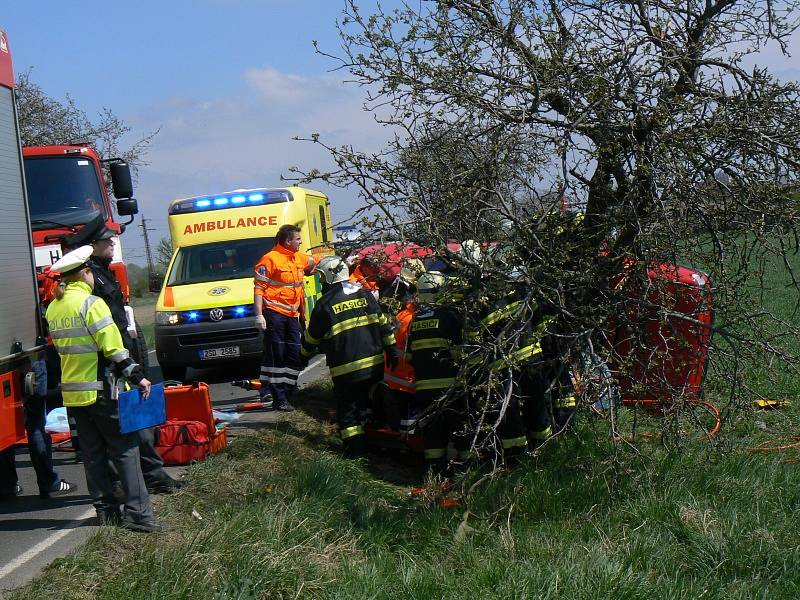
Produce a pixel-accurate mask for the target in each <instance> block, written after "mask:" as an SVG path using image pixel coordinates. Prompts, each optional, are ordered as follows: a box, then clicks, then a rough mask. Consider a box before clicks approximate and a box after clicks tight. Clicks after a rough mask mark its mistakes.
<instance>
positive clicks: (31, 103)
mask: <svg viewBox="0 0 800 600" xmlns="http://www.w3.org/2000/svg"><path fill="white" fill-rule="evenodd" d="M16 91H17V105H18V112H19V128H20V137H21V139H22V144H23V145H24V146H46V145H53V144H89V145H91V146H93V147H94V148H95V149H96V150H97V151H98V152H99V153H100V154H101V155H102V156H103V157H106V158H111V157H119V158H122V159H123V160H125V161H126V162H127V163H128V164H129V165H130V166H131V170H132V171H133V173H134V174H136V173H137V171H138V167H139V166H141V165H144V164H146V163H145V162H144V157H145V155H146V154H147V149H148V147H149V145H150V142H151V141H152V139H153V137H154V136H155V135H156V134H157V133H158V132H157V131H154V132H150V133H148V134H146V135H145V136H143V137H142V138H140V139H138V140H137V141H134V142H132V143H130V145H127V144H126V142H125V141H124V140H125V137H126V136H127V135H128V134H129V133H130V132H131V128H130V127H129V126H128V125H126V124H125V122H124V121H122V120H121V119H120V118H119V117H117V116H116V115H115V114H114V113H113V112H112V111H111V110H110V109H108V108H104V109H103V110H101V111H100V113H99V114H98V116H97V118H96V119H95V120H93V119H90V118H89V116H88V115H87V114H86V112H85V111H84V110H83V109H81V108H80V107H79V106H78V104H77V103H76V102H75V100H74V99H73V98H72V97H70V96H69V95H68V96H67V97H66V98H65V100H64V101H60V100H57V99H55V98H52V97H50V96H48V95H47V94H46V93H45V91H44V90H43V89H42V88H41V87H40V86H39V85H38V84H36V83H35V82H34V81H32V80H31V72H30V71H26V72H23V73H21V74H19V75H18V79H17V89H16Z"/></svg>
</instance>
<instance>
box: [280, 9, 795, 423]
mask: <svg viewBox="0 0 800 600" xmlns="http://www.w3.org/2000/svg"><path fill="white" fill-rule="evenodd" d="M344 4H345V9H344V12H343V18H342V19H341V21H340V24H339V25H340V33H341V39H342V42H343V50H342V53H341V55H340V56H333V55H331V54H327V53H325V54H326V55H327V56H329V57H331V58H333V59H334V60H336V61H338V67H339V68H340V69H342V70H345V71H347V72H348V73H349V77H350V78H351V80H353V81H354V82H355V83H357V84H358V85H360V86H362V88H363V89H364V91H365V95H366V101H365V108H366V109H367V110H370V111H373V112H374V114H375V118H376V120H377V121H378V122H379V123H381V124H383V125H385V126H387V127H388V128H389V130H390V131H391V132H393V135H394V137H393V138H392V139H391V140H390V142H389V143H388V144H387V146H386V147H385V148H384V149H383V150H382V151H380V152H378V153H364V152H359V151H358V150H356V149H354V148H351V147H349V146H344V147H331V146H329V145H327V144H326V143H325V141H324V140H323V139H321V138H320V137H319V136H318V135H316V134H315V135H312V136H311V137H310V138H309V139H310V140H311V141H312V142H314V143H317V144H321V145H323V146H324V147H325V148H327V150H329V152H330V154H331V156H332V157H333V159H334V160H335V163H336V165H337V168H335V169H334V170H331V171H328V172H320V171H317V170H314V171H302V170H297V171H296V173H297V176H298V177H300V178H305V179H313V178H320V179H323V180H325V181H327V182H329V183H331V184H334V185H339V186H343V187H349V188H351V189H353V188H354V189H357V190H358V191H359V193H360V196H361V198H362V200H363V202H364V208H363V209H362V211H361V214H362V215H366V216H367V218H368V220H369V222H370V223H371V224H372V225H373V226H374V228H375V230H376V231H381V232H389V233H390V234H391V235H394V236H397V237H400V238H403V237H409V236H413V238H414V241H416V242H419V243H423V244H428V245H432V246H438V247H441V246H442V244H443V241H444V240H445V239H447V237H450V236H452V235H454V233H453V232H455V235H458V236H459V237H460V238H461V239H466V238H473V239H479V240H485V241H486V240H492V241H493V242H499V243H500V245H501V246H502V247H503V252H502V255H503V260H502V264H503V265H506V266H510V268H513V269H516V273H515V277H514V281H511V278H510V277H509V269H503V268H498V266H499V263H498V262H497V261H491V260H487V261H485V263H484V264H482V265H479V266H478V271H479V275H480V276H478V277H472V278H471V281H470V285H471V286H473V289H474V290H475V291H476V293H474V294H471V295H470V300H469V301H468V302H467V307H466V309H465V310H466V311H467V312H470V311H473V312H474V311H479V310H480V307H479V306H477V305H475V304H476V303H480V302H481V299H482V298H487V297H488V298H497V297H499V296H502V294H503V293H504V291H505V290H508V289H511V288H512V287H514V286H520V285H522V288H523V289H524V290H526V293H525V299H526V301H527V302H530V303H531V305H532V306H534V305H536V306H542V305H545V306H547V307H548V310H550V311H552V312H553V313H554V314H555V315H556V325H555V328H554V331H555V333H554V335H555V336H556V337H557V338H558V339H559V340H560V343H559V347H560V348H561V350H560V352H561V354H562V358H563V359H564V360H566V361H570V362H572V363H574V362H576V361H577V362H581V361H582V360H583V359H581V358H579V357H580V356H585V354H586V348H587V347H591V348H593V350H594V352H592V353H591V354H597V353H599V354H601V355H603V357H604V360H605V361H606V362H607V363H608V364H610V365H612V366H613V368H614V369H615V370H616V373H615V376H616V378H617V380H618V381H630V379H631V378H632V377H633V376H635V374H637V373H640V372H641V370H640V368H641V367H642V365H641V364H638V365H637V364H636V363H641V361H642V360H646V361H647V365H644V366H646V367H647V368H649V370H650V371H651V372H657V371H658V370H659V369H660V370H661V375H662V378H663V379H664V385H665V386H666V385H667V384H668V383H672V385H673V388H674V381H672V382H670V381H668V380H669V379H670V374H669V373H667V371H668V370H669V369H670V368H672V367H674V365H672V366H670V365H668V362H669V361H668V359H667V358H666V357H665V356H664V353H665V352H666V350H665V349H661V350H660V351H658V352H656V351H654V348H653V340H652V338H649V337H648V336H647V335H644V333H643V332H644V330H645V328H646V326H647V324H648V323H651V324H652V323H653V322H654V321H655V322H657V323H659V324H660V330H661V331H669V330H672V334H671V335H672V337H673V338H674V339H675V340H677V341H676V342H675V343H676V344H677V345H678V346H680V345H681V344H685V343H689V340H685V339H683V340H682V339H681V337H682V336H683V337H686V336H687V335H688V334H687V331H691V332H692V333H691V336H702V335H707V334H709V333H710V332H713V333H714V335H715V337H714V340H713V347H712V360H711V362H710V365H711V375H712V377H714V378H715V380H717V381H720V382H723V383H725V384H727V386H728V392H727V393H728V395H727V396H725V399H724V402H725V407H726V408H730V409H732V408H735V407H737V406H741V405H742V403H743V401H744V400H745V399H746V397H747V395H746V394H743V392H748V391H750V392H753V391H754V390H752V389H750V387H749V386H750V384H751V382H749V381H747V380H746V379H744V378H743V375H742V366H741V365H742V361H743V360H765V356H764V355H766V360H769V361H774V362H772V363H771V364H773V365H774V366H775V367H777V366H779V365H780V366H782V367H783V368H791V369H795V368H796V366H797V357H796V356H794V355H793V354H792V352H790V351H789V350H788V349H787V348H786V346H785V344H784V343H783V342H782V341H783V340H786V339H788V337H785V336H795V337H796V336H797V333H798V331H797V329H796V327H795V326H794V325H793V324H791V323H789V322H786V321H785V320H783V319H781V318H780V317H779V316H777V315H774V314H770V313H769V312H768V311H766V310H765V308H764V306H763V303H762V301H761V300H762V299H763V298H760V297H759V294H758V293H757V290H759V289H761V290H763V289H764V285H765V283H764V278H763V275H764V268H765V265H767V264H768V263H769V264H774V263H775V259H776V258H777V259H779V261H780V264H781V265H782V268H783V269H784V270H785V275H786V280H787V281H788V282H789V284H790V285H792V286H793V289H794V290H798V286H797V280H796V277H795V273H794V272H793V270H792V268H791V262H790V261H789V260H785V259H786V257H787V256H788V255H789V254H790V253H791V252H793V251H794V252H796V251H797V250H798V241H797V240H798V238H797V235H796V227H797V223H798V217H799V213H798V210H797V202H796V200H795V198H794V196H793V187H794V186H793V182H795V181H797V179H798V170H800V161H799V159H800V155H799V152H800V151H799V150H798V148H800V110H798V100H800V87H798V85H797V83H795V82H792V81H781V80H779V79H777V78H776V77H775V76H773V75H772V74H770V72H769V71H768V70H767V69H765V68H762V67H758V66H755V67H747V66H746V65H747V64H748V63H749V62H750V61H752V60H757V55H758V52H760V51H762V50H763V49H764V48H766V47H767V46H768V45H772V46H773V47H776V48H778V49H780V50H782V51H783V52H785V51H786V44H787V40H788V38H789V36H790V35H791V34H792V33H794V32H795V31H796V28H797V20H796V9H797V2H796V1H794V0H790V1H789V2H785V3H780V4H778V3H773V2H763V1H761V0H702V1H700V0H689V1H688V2H686V1H684V2H678V1H673V0H666V1H659V2H651V1H649V0H648V1H635V0H634V1H628V0H610V1H609V0H603V1H593V0H578V1H576V0H549V1H547V2H544V3H539V2H534V1H533V0H439V1H434V0H431V1H420V2H413V3H407V4H406V5H405V6H404V7H403V8H401V9H398V10H394V11H391V12H386V11H384V10H383V9H382V8H381V7H380V6H378V8H377V9H376V11H375V13H374V14H365V13H363V12H362V11H361V10H360V9H359V8H358V6H357V5H356V3H355V2H353V1H352V0H346V1H345V3H344ZM565 202H567V203H569V204H570V205H571V206H574V207H578V208H579V209H580V211H581V212H582V215H583V218H582V219H579V220H578V221H575V220H574V219H572V218H571V217H569V216H568V215H565V214H559V213H558V209H559V208H560V207H561V206H562V205H563V204H564V203H565ZM500 222H502V223H503V224H504V227H503V228H500V227H497V224H499V223H500ZM770 261H772V262H770ZM673 264H687V265H695V266H697V267H699V268H701V269H702V270H703V271H705V272H707V273H708V274H709V275H710V277H711V279H710V281H711V282H712V283H713V286H714V287H713V302H714V309H715V315H716V321H715V324H714V325H709V324H707V323H705V322H702V320H701V319H699V318H698V314H697V313H698V311H700V310H701V308H702V309H703V310H705V308H707V306H706V305H707V303H708V302H710V301H711V296H710V295H709V294H708V293H707V291H705V290H704V291H702V292H699V295H697V296H696V299H697V306H696V307H695V308H693V309H691V310H688V309H686V307H685V306H684V307H681V304H680V301H679V298H678V297H679V296H681V292H680V290H678V289H676V284H675V283H674V281H673V282H670V281H669V280H670V275H669V273H671V272H672V271H674V269H672V267H669V266H668V265H673ZM469 268H470V267H469V265H465V270H467V271H468V270H469ZM671 269H672V271H671ZM703 285H706V286H709V287H710V284H708V282H707V281H706V280H704V279H703ZM678 287H680V286H678ZM754 290H755V291H754ZM693 293H695V292H693ZM795 298H796V301H798V302H800V295H795ZM470 302H471V303H472V305H470ZM798 305H800V304H798ZM687 310H688V312H687ZM535 312H536V311H535V310H534V309H533V308H532V309H531V310H529V311H523V312H522V313H520V314H521V315H522V316H521V317H520V319H518V322H517V325H518V326H519V327H520V328H521V327H523V326H525V325H526V323H525V322H524V321H525V319H527V318H531V317H530V315H532V314H534V313H535ZM526 315H527V316H526ZM676 328H677V329H679V330H681V331H678V330H677V329H676ZM687 328H688V329H687ZM619 332H627V333H625V334H624V335H625V336H626V337H627V341H626V342H625V343H626V344H628V346H626V348H627V349H626V350H624V351H622V350H620V345H619V344H618V340H616V339H615V337H616V336H617V334H619ZM703 332H705V333H703ZM631 345H632V347H631ZM501 350H502V349H501ZM642 357H647V358H646V359H643V358H642ZM590 362H591V361H590ZM637 369H639V370H637ZM678 387H680V386H678ZM681 392H682V390H681V389H673V390H672V394H671V395H670V397H671V400H670V401H669V402H668V403H667V406H662V407H661V408H662V409H665V410H669V413H670V414H671V415H673V416H675V419H674V420H672V421H669V420H667V421H666V422H667V424H668V426H670V427H671V426H673V425H675V424H676V423H677V422H678V420H679V419H680V418H682V415H683V416H685V414H686V413H685V412H684V413H682V412H681V409H682V408H686V409H687V410H689V409H690V408H692V406H696V404H694V403H692V406H689V402H688V401H686V402H684V401H683V400H682V399H684V398H685V396H684V395H683V394H682V393H681ZM592 400H594V399H592ZM694 400H696V398H695V399H694ZM689 412H690V414H689V418H690V419H691V418H693V416H692V414H693V413H691V411H689ZM615 433H616V432H615Z"/></svg>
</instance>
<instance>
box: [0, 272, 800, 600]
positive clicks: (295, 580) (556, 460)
mask: <svg viewBox="0 0 800 600" xmlns="http://www.w3.org/2000/svg"><path fill="white" fill-rule="evenodd" d="M777 273H778V271H777V269H775V270H774V271H773V272H771V275H770V278H768V286H769V287H770V291H769V294H768V298H767V301H768V303H771V305H772V306H773V307H774V310H775V311H776V313H778V314H780V315H782V316H784V317H785V318H787V319H789V320H793V322H798V321H800V319H799V318H798V317H797V316H796V315H793V314H792V310H793V307H791V306H790V305H791V301H792V299H793V295H792V293H791V292H789V291H788V290H787V288H786V287H785V285H784V284H783V280H782V279H781V277H780V275H778V274H777ZM788 344H789V345H790V347H791V348H792V349H794V350H798V349H800V342H798V341H797V340H796V339H795V340H792V339H790V340H788ZM747 373H748V377H749V380H750V382H751V384H752V386H753V387H754V389H755V390H756V391H757V392H758V394H760V395H762V396H764V397H783V398H789V399H792V400H795V402H794V403H793V404H792V405H791V406H789V407H788V408H787V409H785V410H782V411H772V412H755V411H751V412H745V413H744V414H739V415H738V416H739V417H740V419H739V420H736V421H726V423H725V426H724V429H723V434H722V435H721V436H720V438H719V439H718V440H717V443H714V444H709V443H707V442H705V441H703V440H701V438H700V436H699V435H698V434H697V429H696V428H692V427H691V426H690V425H689V424H688V423H686V422H685V421H684V422H679V423H678V425H679V427H680V429H681V430H683V431H685V432H687V435H686V437H685V438H684V439H683V440H682V442H681V443H680V444H669V445H664V444H660V443H658V441H657V439H655V440H649V439H647V438H642V439H640V440H639V441H638V442H637V443H636V445H629V444H627V443H614V442H612V441H611V440H610V439H609V436H608V426H607V423H606V422H605V421H601V420H593V419H591V418H589V417H588V416H587V417H585V418H583V419H582V420H581V421H580V423H579V426H578V429H577V431H576V432H574V433H573V434H570V435H568V436H565V437H563V438H562V439H559V440H556V441H555V442H553V443H550V444H548V445H547V446H546V447H545V448H544V449H543V451H542V453H541V454H540V455H539V456H538V457H536V458H535V459H533V460H531V461H530V462H529V463H527V464H525V465H522V466H519V467H517V468H516V469H514V470H513V471H499V472H497V473H495V474H493V475H491V476H489V475H488V473H487V472H486V471H481V470H477V471H472V472H470V473H468V474H467V476H466V477H465V478H464V479H463V480H460V481H458V482H457V485H456V486H455V487H454V488H453V489H451V490H450V491H449V492H447V493H446V494H447V496H448V497H451V498H455V499H457V500H458V501H459V504H458V505H457V506H455V507H453V508H442V507H440V505H439V501H440V500H441V499H442V498H443V497H444V495H445V493H444V492H441V491H440V490H438V488H436V487H435V486H429V487H428V488H427V491H426V493H425V494H423V495H422V496H419V497H412V496H411V494H410V493H409V491H410V489H411V486H413V485H418V483H422V479H421V474H420V469H419V467H418V466H416V465H414V464H410V463H409V461H408V460H405V461H400V460H397V458H396V457H392V456H386V455H383V454H377V455H373V456H372V457H371V458H370V459H369V461H361V462H353V461H348V460H345V459H344V458H342V457H341V456H340V454H339V442H338V441H337V440H336V437H335V434H334V427H333V426H332V425H331V424H330V423H327V422H325V421H322V420H315V419H314V418H312V417H311V416H309V414H306V413H302V412H301V413H295V414H293V415H292V416H290V417H289V418H288V420H287V421H285V422H282V423H278V424H276V425H275V426H274V427H273V428H271V429H266V430H261V431H259V432H257V433H252V434H248V435H245V436H240V437H239V438H238V439H236V440H235V442H234V443H233V444H232V445H231V446H230V447H229V448H228V450H227V451H226V452H225V453H224V454H222V455H220V456H216V457H214V458H212V459H210V460H208V461H206V462H205V463H202V464H196V465H193V466H192V467H191V469H190V471H189V481H190V483H189V485H188V487H187V488H186V489H184V490H183V491H181V492H180V493H178V494H175V495H173V496H169V497H163V498H159V499H158V502H157V506H156V511H157V514H158V515H159V517H160V519H161V520H162V521H163V522H165V523H167V524H169V525H170V527H171V530H170V531H169V532H166V533H162V534H156V535H150V536H144V535H137V534H131V533H127V532H124V531H121V530H117V529H113V528H104V529H102V530H101V531H100V533H99V534H97V535H95V536H94V537H93V538H92V539H91V540H90V541H89V543H88V544H87V545H86V546H85V547H84V548H82V549H81V550H79V551H78V552H76V553H75V554H73V555H71V556H69V557H67V558H64V559H60V560H58V561H56V562H55V563H54V564H53V565H51V566H50V567H49V568H48V570H47V571H46V572H45V573H44V574H43V576H41V577H39V578H38V579H37V580H35V581H34V582H33V583H31V584H29V585H28V586H26V587H25V588H23V589H20V590H18V591H16V592H15V593H14V594H12V595H11V596H10V597H11V598H13V599H15V600H23V599H28V598H40V599H49V598H52V599H56V598H59V599H60V598H75V599H82V598H87V599H88V598H101V599H116V598H119V599H123V598H125V599H127V598H137V599H139V598H141V599H162V598H164V599H172V598H174V599H178V598H186V599H190V598H191V599H209V600H213V599H223V598H225V599H228V598H232V599H233V598H236V599H250V598H325V599H334V598H337V599H338V598H342V599H345V598H398V599H401V598H402V599H404V600H406V599H409V598H414V599H416V598H425V599H427V598H456V599H458V600H467V599H472V598H475V599H484V598H519V599H527V598H554V599H555V598H569V599H595V598H598V599H599V598H615V599H616V598H625V599H628V598H630V599H639V598H641V599H642V600H645V599H647V600H651V599H654V598H658V599H661V598H664V599H684V598H685V599H694V598H720V599H722V598H724V599H726V600H728V599H742V600H744V599H751V598H764V599H767V598H769V599H770V600H772V599H782V598H786V599H794V598H798V597H800V527H799V526H798V522H800V463H793V462H787V461H786V459H787V458H793V457H800V450H792V449H789V450H787V451H784V452H768V453H761V452H752V451H749V450H748V448H750V447H752V446H755V445H757V444H760V443H764V442H766V443H771V444H775V445H777V444H780V443H788V441H787V438H789V437H791V436H793V435H798V434H797V431H798V426H800V401H796V399H797V392H798V380H797V378H796V377H794V376H793V375H792V374H790V373H788V372H786V371H785V370H782V369H780V368H778V367H774V366H773V367H770V366H769V365H764V364H758V363H755V364H749V365H748V368H747ZM711 383H712V384H713V383H714V382H713V381H712V382H711ZM711 387H712V392H713V393H717V392H718V391H719V390H717V391H715V390H714V389H713V385H712V386H711ZM713 393H712V398H711V399H712V400H716V398H715V397H713ZM720 393H721V392H720ZM299 404H300V405H301V406H302V407H306V408H307V411H308V413H313V414H326V413H327V410H326V407H327V406H330V405H331V400H330V390H329V387H328V386H326V385H324V384H323V385H319V386H317V387H316V388H312V389H311V391H310V392H308V393H306V394H305V397H304V398H302V399H301V401H300V402H299ZM634 418H635V419H636V421H637V425H638V429H639V430H640V431H641V430H653V431H658V430H659V425H660V422H659V421H658V420H657V419H655V418H654V417H650V416H647V415H643V414H641V413H634V412H633V411H630V410H624V411H623V412H622V413H621V419H622V421H623V425H624V426H625V427H628V426H630V425H631V424H632V422H633V420H634ZM193 515H199V516H200V517H202V518H201V519H199V518H197V516H193Z"/></svg>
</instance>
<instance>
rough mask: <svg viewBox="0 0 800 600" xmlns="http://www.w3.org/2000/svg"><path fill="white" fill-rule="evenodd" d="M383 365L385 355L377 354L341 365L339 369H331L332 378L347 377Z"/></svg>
mask: <svg viewBox="0 0 800 600" xmlns="http://www.w3.org/2000/svg"><path fill="white" fill-rule="evenodd" d="M382 364H383V353H380V354H376V355H374V356H368V357H366V358H362V359H360V360H354V361H353V362H349V363H345V364H343V365H339V366H338V367H331V377H338V376H339V375H346V374H348V373H352V372H354V371H360V370H361V369H368V368H370V367H374V366H376V365H382Z"/></svg>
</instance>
